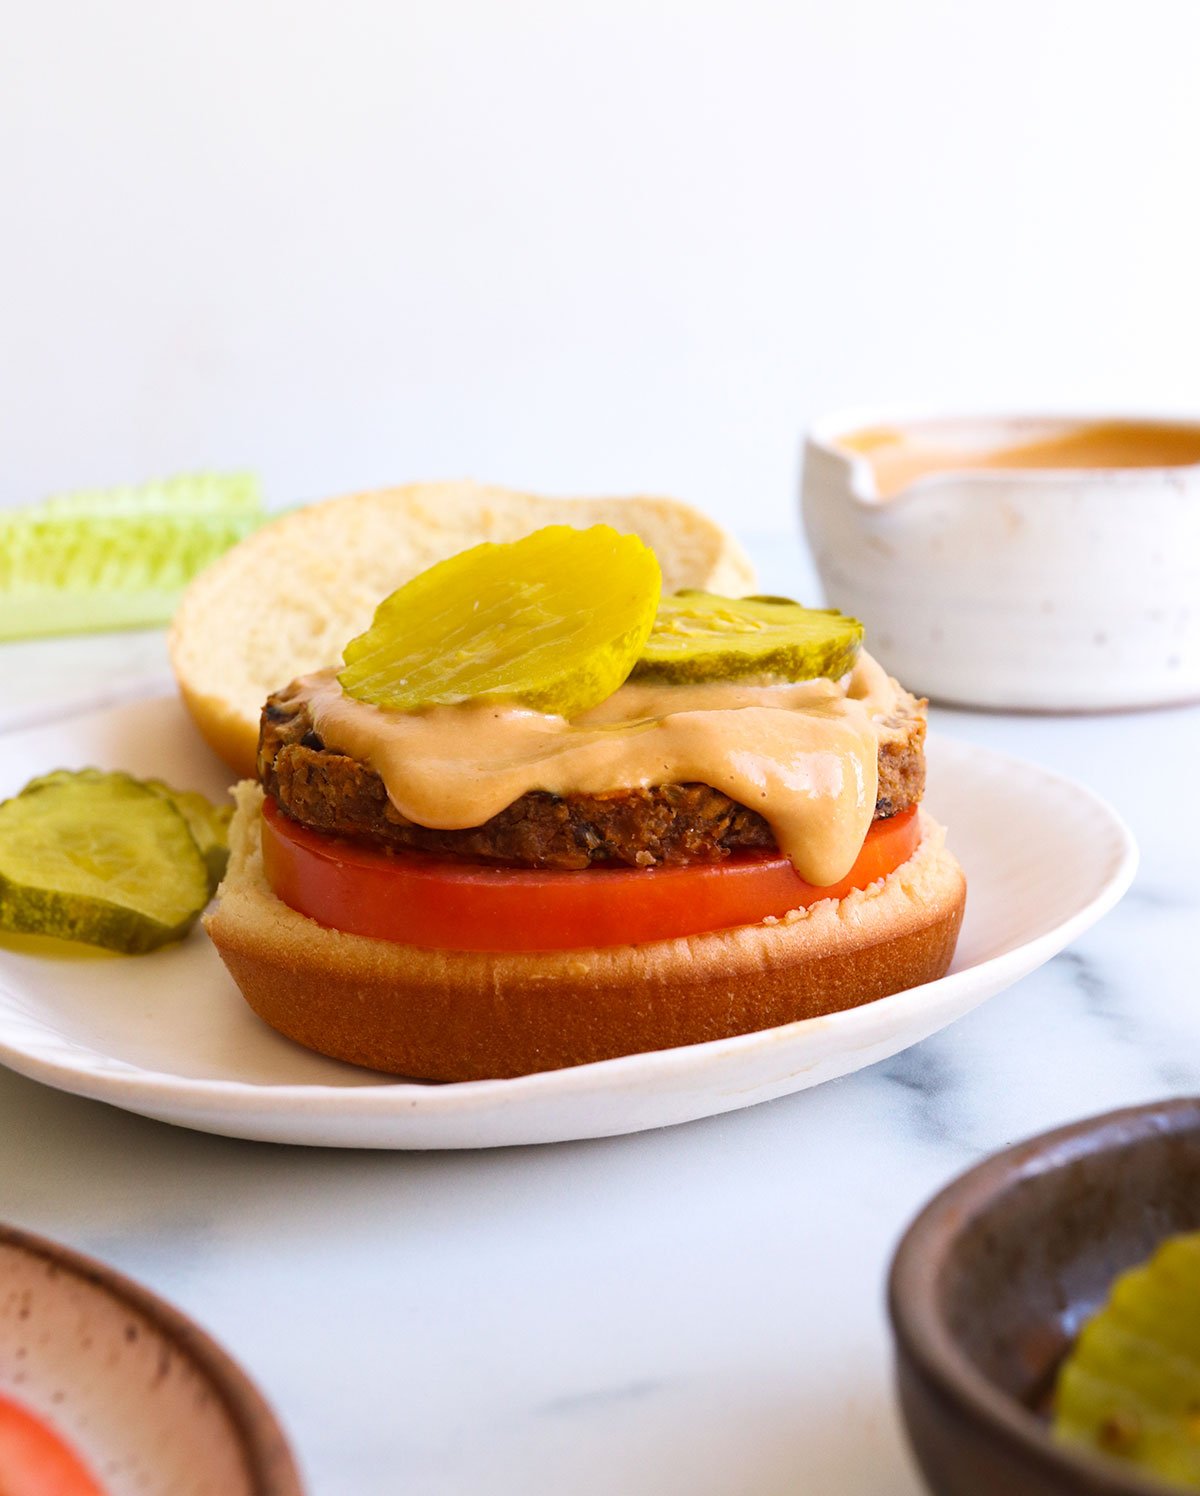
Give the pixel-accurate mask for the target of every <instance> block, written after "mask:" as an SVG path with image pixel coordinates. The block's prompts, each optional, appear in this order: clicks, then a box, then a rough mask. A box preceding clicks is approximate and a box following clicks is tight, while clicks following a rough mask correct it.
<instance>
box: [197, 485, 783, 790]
mask: <svg viewBox="0 0 1200 1496" xmlns="http://www.w3.org/2000/svg"><path fill="white" fill-rule="evenodd" d="M555 524H560V525H561V524H569V525H575V526H577V527H580V528H584V527H586V526H588V525H595V524H606V525H612V526H613V527H614V529H617V530H622V531H627V532H633V533H635V534H637V535H640V536H641V537H642V539H643V540H644V541H645V542H646V544H647V545H648V546H650V547H651V549H652V550H653V551H654V552H655V553H656V554H657V556H658V559H659V563H660V565H661V566H662V572H663V586H664V589H665V590H666V591H668V592H674V591H676V590H677V589H678V588H680V587H701V588H705V589H707V590H709V591H712V592H722V593H726V594H728V595H730V596H734V597H739V596H741V595H743V594H744V593H746V592H749V591H750V590H752V588H753V586H754V570H753V568H752V567H751V565H750V562H749V561H748V560H747V558H746V556H745V554H744V552H743V551H742V550H741V548H740V547H739V545H738V544H737V542H736V541H735V540H734V539H733V538H732V537H731V536H730V535H727V534H726V532H725V531H724V530H722V529H721V527H720V525H717V524H715V523H714V522H713V521H712V520H710V519H708V518H707V517H706V516H704V515H703V514H700V513H699V512H698V511H697V510H695V509H692V508H690V507H689V506H688V505H687V504H681V503H680V502H679V501H678V500H676V499H649V498H630V499H542V498H537V497H535V496H534V495H533V494H524V493H514V492H513V491H511V490H510V489H507V488H491V487H487V486H485V485H484V484H480V483H413V484H410V485H409V486H408V487H406V488H386V489H379V490H377V491H375V492H373V493H360V494H352V495H350V496H349V497H348V498H341V499H329V500H328V501H327V502H325V503H322V504H311V505H309V506H308V507H307V508H304V509H297V510H293V511H292V512H291V513H290V514H285V515H283V516H281V517H280V518H279V519H277V520H274V521H273V522H272V523H271V524H269V525H265V526H264V527H263V528H262V529H261V530H257V531H255V533H254V534H253V535H250V536H248V537H247V539H245V540H243V541H241V542H240V543H239V544H238V545H235V546H234V547H233V549H232V550H230V551H228V552H227V553H226V554H225V555H224V556H222V557H221V559H220V560H219V561H217V562H215V563H214V564H213V565H212V566H210V567H209V568H208V570H207V571H205V572H203V573H202V574H201V575H200V576H199V577H197V578H196V580H195V581H194V582H193V583H192V585H191V586H190V587H189V588H188V590H187V592H186V593H185V594H184V596H183V600H182V602H181V603H180V605H179V608H178V611H177V612H176V614H175V618H174V621H173V623H172V625H171V634H170V639H169V648H170V654H171V664H172V667H173V669H174V671H175V678H176V680H177V681H178V683H179V689H180V692H181V693H182V695H183V700H184V704H185V705H186V706H187V709H188V711H189V712H191V714H192V716H193V717H194V718H195V721H196V725H197V727H199V729H200V731H201V733H202V734H203V735H204V737H205V739H206V741H207V742H208V743H209V745H210V746H211V747H212V748H214V749H215V750H216V751H217V753H219V754H220V756H221V757H222V758H223V759H225V761H226V762H227V763H228V764H230V766H231V767H232V768H233V769H234V770H236V772H237V773H238V774H241V775H249V774H253V773H254V757H255V749H256V746H257V743H258V719H259V713H260V712H261V711H262V704H263V702H264V701H265V700H266V699H267V697H268V695H269V694H270V693H271V692H272V691H277V690H279V688H280V687H281V686H285V685H287V683H288V682H289V681H291V680H295V678H296V677H297V676H299V675H305V674H307V673H308V672H309V671H312V670H323V669H325V668H326V667H327V666H330V665H335V664H337V663H338V661H339V660H340V659H341V657H342V650H343V649H344V648H345V645H346V643H347V641H348V640H350V639H352V638H353V637H354V636H355V635H356V634H360V633H362V631H363V630H364V629H365V628H366V627H367V626H368V624H369V623H370V622H371V618H372V617H373V615H374V612H375V608H376V607H377V606H378V604H379V603H380V602H382V600H383V599H384V598H385V597H386V596H387V595H388V593H390V592H393V591H394V590H395V589H396V588H397V587H399V586H400V585H401V584H402V583H403V582H406V581H408V580H409V579H410V578H411V577H414V576H416V575H417V574H418V572H422V571H424V570H425V569H426V568H427V567H430V566H432V565H433V564H434V562H436V561H442V560H444V559H445V558H446V557H447V556H452V555H454V554H455V553H456V552H458V551H461V550H465V549H466V548H467V547H468V546H472V545H478V544H479V542H480V541H484V540H500V541H503V540H517V539H519V538H520V537H521V536H522V535H528V534H529V533H530V531H532V530H537V529H540V528H541V526H543V525H555Z"/></svg>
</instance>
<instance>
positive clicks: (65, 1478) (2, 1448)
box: [0, 1393, 104, 1496]
mask: <svg viewBox="0 0 1200 1496" xmlns="http://www.w3.org/2000/svg"><path fill="white" fill-rule="evenodd" d="M0 1491H2V1492H4V1493H5V1496H8V1493H10V1492H11V1493H12V1496H104V1490H103V1488H102V1487H101V1486H99V1485H98V1484H97V1483H96V1480H95V1478H94V1477H93V1476H92V1474H91V1473H90V1472H89V1470H88V1468H87V1466H86V1465H85V1464H84V1463H83V1461H82V1460H81V1459H80V1458H79V1456H78V1455H77V1454H76V1453H75V1451H74V1450H73V1449H72V1448H71V1446H70V1445H69V1444H68V1443H67V1442H66V1440H65V1439H62V1438H60V1437H59V1435H58V1434H57V1433H55V1431H54V1430H53V1429H52V1428H51V1427H50V1425H49V1424H48V1423H43V1422H42V1420H41V1419H40V1418H39V1417H38V1416H37V1414H36V1413H32V1412H30V1410H29V1409H28V1408H26V1407H24V1406H23V1405H22V1404H21V1403H18V1402H13V1401H12V1399H11V1398H8V1397H5V1396H4V1395H3V1394H2V1393H0Z"/></svg>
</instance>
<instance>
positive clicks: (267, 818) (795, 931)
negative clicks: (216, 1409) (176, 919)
mask: <svg viewBox="0 0 1200 1496" xmlns="http://www.w3.org/2000/svg"><path fill="white" fill-rule="evenodd" d="M862 632H863V631H862V628H861V626H860V625H859V624H858V623H857V622H856V621H855V620H853V619H849V618H845V617H843V616H842V615H841V614H839V613H836V612H830V611H818V610H811V609H806V608H802V607H800V606H799V605H798V604H796V603H793V602H791V601H790V600H788V599H783V598H762V597H756V598H739V599H731V598H725V597H718V596H715V595H713V594H711V593H706V592H683V593H675V594H672V595H669V596H664V595H662V589H661V576H660V572H659V567H658V563H657V561H656V559H655V556H654V553H653V552H652V551H651V550H649V549H648V548H647V547H646V546H645V545H644V544H643V543H642V541H640V540H639V539H638V538H637V537H636V536H633V535H625V534H621V533H619V532H618V531H616V530H614V529H612V528H610V527H608V526H606V525H595V526H593V527H592V528H590V529H586V530H581V529H574V528H570V527H568V526H566V525H553V526H550V527H548V528H545V529H542V530H539V531H536V532H535V533H533V534H531V535H529V536H527V537H525V538H524V539H521V540H518V541H514V542H510V543H506V544H493V543H488V544H484V545H479V546H475V547H473V548H472V549H470V550H467V551H464V552H462V553H461V554H459V555H457V556H454V557H452V558H451V559H450V560H448V561H443V562H439V563H438V564H437V565H435V566H433V567H431V568H430V569H429V570H427V571H425V572H423V573H422V574H421V575H419V576H417V577H416V578H414V579H413V580H412V581H410V582H408V583H406V584H405V585H404V586H403V587H401V588H400V589H399V590H398V591H396V592H394V593H393V594H391V596H389V597H388V598H386V599H385V600H384V602H383V603H381V604H380V606H379V608H378V610H377V611H376V614H375V618H374V621H373V623H372V624H371V626H370V628H369V629H368V630H367V631H366V632H365V633H363V634H361V635H360V636H359V637H357V638H356V639H354V640H352V641H351V642H350V643H349V644H348V645H347V647H346V649H345V652H344V659H343V663H342V665H341V666H340V667H338V668H334V669H331V670H324V671H317V672H313V673H310V674H308V675H304V676H302V677H301V678H299V679H297V680H294V681H292V682H291V683H290V684H288V685H286V686H282V688H281V689H279V690H277V691H276V692H274V693H273V694H272V695H271V696H270V697H269V699H268V700H267V702H266V704H265V705H264V707H263V710H262V718H261V729H260V735H259V746H258V762H257V781H246V782H244V783H243V784H241V785H239V786H238V789H237V801H238V809H237V813H236V815H235V817H234V821H233V826H232V828H231V837H230V840H231V858H230V867H229V871H228V874H227V876H226V878H225V881H224V883H223V884H222V887H221V893H220V897H219V901H218V904H217V906H216V908H215V910H214V911H213V912H212V913H210V914H209V916H208V917H207V920H206V924H207V928H208V931H209V934H210V935H211V937H212V939H213V941H214V943H215V944H216V947H217V949H218V950H219V952H220V954H221V956H222V958H223V960H224V961H225V963H226V965H227V966H228V967H229V970H230V972H231V973H232V974H233V977H234V979H235V980H236V982H237V983H238V986H239V987H240V988H241V990H242V992H243V994H244V995H245V997H246V1000H247V1001H248V1002H249V1004H250V1005H251V1007H252V1008H254V1010H255V1011H256V1012H257V1013H258V1014H259V1015H260V1016H261V1017H262V1018H263V1019H265V1020H266V1022H268V1023H269V1024H271V1025H273V1026H274V1027H275V1028H276V1029H278V1030H279V1031H280V1032H282V1033H284V1034H286V1035H287V1036H288V1037H290V1038H292V1039H294V1040H296V1041H298V1042H299V1043H301V1044H304V1045H307V1046H308V1047H310V1048H311V1049H314V1050H317V1051H320V1052H321V1053H324V1054H328V1055H332V1056H334V1057H336V1058H338V1059H342V1060H348V1061H351V1062H353V1063H356V1064H360V1065H365V1066H370V1067H372V1068H375V1069H378V1070H383V1071H388V1072H392V1073H395V1074H403V1075H410V1076H414V1077H421V1078H426V1079H432V1080H465V1079H477V1078H484V1077H493V1076H511V1075H519V1074H525V1073H528V1072H531V1071H537V1070H546V1069H552V1068H557V1067H559V1066H564V1065H576V1064H583V1063H587V1062H589V1061H594V1060H603V1059H608V1058H612V1057H614V1056H617V1055H622V1054H629V1053H634V1052H638V1051H643V1050H651V1049H661V1048H666V1047H669V1046H673V1045H679V1044H691V1043H698V1042H701V1041H704V1040H709V1039H717V1038H723V1037H726V1036H729V1035H733V1034H740V1033H747V1032H751V1031H754V1030H757V1029H763V1028H768V1027H771V1026H774V1025H776V1024H781V1023H787V1022H791V1021H793V1020H796V1019H801V1018H807V1017H812V1016H814V1015H817V1014H822V1013H830V1012H834V1011H837V1010H839V1009H843V1008H847V1007H851V1006H855V1005H857V1004H860V1003H864V1002H868V1001H871V1000H873V999H875V998H879V997H882V996H885V995H887V994H889V993H894V992H897V991H900V990H902V989H904V988H907V987H911V986H914V985H916V984H918V983H921V982H925V981H929V980H931V979H933V978H935V977H938V976H940V975H942V974H943V973H944V972H945V970H946V968H947V967H948V965H949V963H950V960H951V957H952V955H953V951H954V945H955V941H956V939H957V935H958V930H959V925H960V923H961V919H962V912H963V904H964V898H965V881H964V878H963V875H962V872H961V870H960V868H959V866H958V864H957V862H956V861H955V860H954V858H953V856H952V855H951V854H950V853H949V852H948V851H947V849H946V847H945V842H944V833H943V831H942V828H941V827H940V826H938V825H937V824H936V822H934V821H933V820H932V819H931V818H930V817H929V816H928V815H927V814H926V813H925V812H924V810H923V809H922V808H921V804H920V802H921V797H922V793H923V790H924V783H925V758H924V737H925V703H924V702H921V701H918V700H916V699H915V698H914V697H913V696H911V695H910V694H909V693H908V692H907V691H905V690H904V689H903V688H902V687H901V686H899V685H898V684H897V682H896V681H894V680H892V679H890V677H889V676H888V675H887V673H886V671H885V670H883V669H882V668H881V667H880V666H879V665H878V664H877V663H876V662H875V661H874V660H873V659H872V658H871V657H870V655H868V654H867V653H866V652H865V651H864V650H863V649H862V647H861V643H862ZM281 685H282V683H281Z"/></svg>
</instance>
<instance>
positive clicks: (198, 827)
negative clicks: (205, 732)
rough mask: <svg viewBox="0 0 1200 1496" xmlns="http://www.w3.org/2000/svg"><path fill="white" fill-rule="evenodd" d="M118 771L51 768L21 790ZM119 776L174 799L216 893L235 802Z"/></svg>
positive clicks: (94, 780)
mask: <svg viewBox="0 0 1200 1496" xmlns="http://www.w3.org/2000/svg"><path fill="white" fill-rule="evenodd" d="M118 774H119V771H115V770H114V771H112V772H111V773H110V772H109V771H107V770H105V769H52V770H51V771H50V772H49V773H48V774H39V775H38V777H37V778H36V779H31V780H30V781H29V783H28V784H27V785H26V786H25V788H24V789H23V790H22V791H21V793H22V794H23V795H27V794H29V792H30V791H31V790H36V789H40V788H41V787H42V786H43V785H47V784H61V783H62V782H63V781H64V780H74V781H76V782H77V783H81V784H85V783H90V784H95V783H98V782H100V781H102V780H105V779H109V778H113V777H115V776H117V775H118ZM119 777H123V778H125V779H128V780H129V782H130V783H131V784H137V785H142V786H143V787H144V788H146V789H148V790H152V791H153V792H154V793H155V794H156V795H161V796H162V797H163V798H164V799H167V800H169V801H170V802H171V804H172V805H173V806H174V807H175V809H176V810H177V811H178V812H179V814H180V815H181V816H182V817H183V819H184V820H185V821H186V822H187V828H188V830H189V831H190V832H191V833H192V840H193V841H194V842H195V843H196V846H197V847H198V848H199V850H200V855H201V857H203V858H204V863H205V866H206V867H207V869H208V886H209V892H210V893H215V892H216V891H217V884H218V883H220V881H221V879H222V878H223V877H224V876H225V868H226V866H227V865H228V863H229V823H230V821H231V820H232V819H233V806H232V805H214V804H213V803H212V801H211V800H209V799H208V798H207V797H206V796H205V795H202V794H201V793H200V791H199V790H177V789H174V788H172V786H171V785H169V784H167V782H166V781H165V780H163V779H137V778H135V777H134V775H132V774H123V775H120V776H119Z"/></svg>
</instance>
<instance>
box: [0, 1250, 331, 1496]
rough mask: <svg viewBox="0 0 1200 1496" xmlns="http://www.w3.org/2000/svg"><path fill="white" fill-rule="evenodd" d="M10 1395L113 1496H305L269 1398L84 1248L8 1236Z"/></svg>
mask: <svg viewBox="0 0 1200 1496" xmlns="http://www.w3.org/2000/svg"><path fill="white" fill-rule="evenodd" d="M0 1392H3V1393H4V1394H6V1395H7V1396H10V1397H13V1398H15V1399H17V1400H18V1401H20V1402H22V1403H24V1404H25V1405H26V1406H27V1407H29V1408H31V1409H33V1411H34V1412H36V1413H39V1414H41V1416H42V1417H44V1418H45V1419H46V1420H47V1421H48V1422H49V1423H51V1424H52V1425H53V1426H54V1428H56V1429H57V1430H58V1431H59V1433H60V1434H61V1435H62V1436H63V1437H64V1438H65V1439H66V1440H67V1441H68V1442H69V1443H70V1444H71V1445H73V1446H74V1448H75V1449H76V1450H77V1451H78V1452H79V1454H80V1455H81V1456H82V1457H83V1458H84V1460H85V1461H86V1462H87V1464H88V1465H89V1467H90V1468H91V1469H92V1471H93V1472H94V1473H95V1475H96V1478H97V1479H98V1480H99V1481H100V1482H101V1484H102V1485H103V1486H104V1488H105V1491H106V1492H108V1493H109V1496H135V1493H136V1496H146V1493H148V1492H158V1491H161V1492H167V1491H169V1492H171V1493H172V1496H303V1488H302V1486H301V1484H300V1478H299V1476H298V1474H297V1472H296V1467H295V1465H294V1463H293V1461H292V1456H291V1454H290V1452H289V1450H288V1447H287V1443H286V1441H285V1439H284V1436H283V1433H282V1431H281V1430H280V1428H279V1425H278V1424H277V1423H276V1421H275V1418H274V1415H273V1414H272V1412H271V1410H270V1408H269V1407H268V1406H267V1404H266V1403H265V1402H264V1401H263V1398H262V1396H261V1395H260V1394H259V1393H258V1392H257V1391H256V1389H255V1388H254V1387H253V1386H252V1385H251V1383H250V1382H249V1381H248V1380H247V1378H246V1376H245V1375H244V1374H243V1373H242V1372H241V1371H239V1369H238V1368H237V1366H235V1365H234V1363H233V1362H232V1361H231V1360H230V1359H229V1357H228V1356H227V1355H226V1354H225V1352H224V1351H222V1350H221V1349H220V1347H219V1346H217V1345H216V1344H215V1343H214V1342H213V1341H212V1340H211V1339H210V1338H209V1337H208V1336H207V1335H206V1334H205V1333H204V1332H203V1330H201V1329H199V1328H198V1327H197V1326H196V1325H194V1324H192V1323H191V1321H190V1320H188V1319H186V1318H185V1317H184V1316H183V1315H182V1314H180V1312H179V1311H178V1310H177V1309H172V1308H171V1307H170V1306H169V1305H168V1304H165V1303H163V1301H162V1300H161V1299H158V1298H156V1297H155V1296H154V1295H153V1294H152V1293H150V1292H149V1291H148V1290H147V1289H145V1288H140V1287H139V1286H138V1285H137V1284H136V1283H133V1282H131V1281H130V1280H129V1279H128V1278H124V1277H122V1276H121V1275H120V1274H118V1273H115V1272H112V1271H111V1270H110V1269H109V1268H106V1267H103V1266H102V1265H101V1264H100V1263H98V1262H94V1261H92V1260H91V1259H90V1258H88V1257H83V1256H81V1255H80V1254H79V1253H77V1252H72V1251H69V1250H67V1248H65V1247H60V1246H57V1245H56V1244H55V1243H54V1242H49V1241H45V1240H43V1239H42V1238H41V1237H37V1236H30V1235H28V1234H27V1233H26V1232H24V1231H16V1230H14V1229H13V1228H11V1227H8V1226H0Z"/></svg>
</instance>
